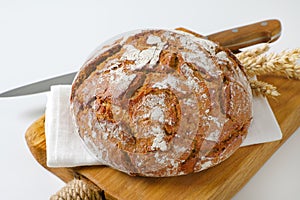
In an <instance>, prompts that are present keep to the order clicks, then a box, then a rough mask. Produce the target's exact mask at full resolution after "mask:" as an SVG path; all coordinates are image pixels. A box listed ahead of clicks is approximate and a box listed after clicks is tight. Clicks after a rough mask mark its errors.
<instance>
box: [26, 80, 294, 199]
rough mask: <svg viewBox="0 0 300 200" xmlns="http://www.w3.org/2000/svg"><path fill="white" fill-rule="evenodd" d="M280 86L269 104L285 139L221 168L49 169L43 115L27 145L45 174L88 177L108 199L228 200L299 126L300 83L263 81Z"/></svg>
mask: <svg viewBox="0 0 300 200" xmlns="http://www.w3.org/2000/svg"><path fill="white" fill-rule="evenodd" d="M260 79H261V80H264V81H267V82H269V83H272V84H274V85H276V86H278V90H279V92H280V93H281V96H279V97H277V98H270V99H268V100H269V103H270V105H271V108H272V110H273V112H274V114H275V116H276V118H277V121H278V123H279V125H280V128H281V130H282V133H283V139H282V140H281V141H276V142H271V143H265V144H259V145H252V146H247V147H242V148H240V149H239V150H237V151H236V152H235V153H234V154H233V155H232V156H231V157H230V158H228V159H227V160H226V161H224V162H222V163H221V164H219V165H217V166H215V167H213V168H210V169H208V170H205V171H202V172H200V173H196V174H191V175H187V176H181V177H172V178H144V177H131V176H128V175H126V174H123V173H121V172H118V171H116V170H113V169H110V168H109V167H103V166H93V167H76V168H49V167H47V166H46V143H45V133H44V116H43V117H41V118H40V119H38V120H37V121H36V122H34V123H33V124H32V125H31V126H30V127H29V128H28V130H27V132H26V141H27V144H28V147H29V148H30V150H31V152H32V154H33V156H34V157H35V159H36V160H37V161H38V162H39V163H40V164H41V165H42V166H43V167H45V168H46V169H47V170H49V171H51V172H52V173H53V174H55V175H56V176H58V177H59V178H61V179H62V180H63V181H65V182H68V181H71V180H72V179H73V178H74V176H81V177H85V178H86V179H88V180H90V181H92V182H93V183H95V184H96V185H97V186H98V187H99V188H101V189H103V190H104V194H105V196H106V198H107V199H124V200H128V199H130V200H135V199H230V198H231V197H232V196H233V195H234V194H236V193H237V192H238V191H239V190H240V189H241V188H242V187H243V186H244V185H245V184H246V183H247V182H248V180H249V179H250V178H251V177H252V176H253V175H254V174H255V173H256V172H257V171H258V170H259V169H260V167H261V166H262V165H263V164H264V163H265V162H266V161H267V160H268V159H269V158H270V157H271V156H272V154H273V153H274V152H275V151H276V150H277V149H278V148H279V147H280V146H281V145H282V144H283V143H284V142H285V141H286V140H287V139H288V138H289V137H290V136H291V135H292V133H293V132H294V131H295V130H296V129H297V128H298V127H299V125H300V81H297V80H288V79H284V78H279V77H260Z"/></svg>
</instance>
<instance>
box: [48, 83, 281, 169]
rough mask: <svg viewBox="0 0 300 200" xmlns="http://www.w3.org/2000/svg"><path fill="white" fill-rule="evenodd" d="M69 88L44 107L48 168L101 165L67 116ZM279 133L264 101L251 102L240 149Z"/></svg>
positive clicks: (55, 92) (58, 89)
mask: <svg viewBox="0 0 300 200" xmlns="http://www.w3.org/2000/svg"><path fill="white" fill-rule="evenodd" d="M70 92H71V86H70V85H55V86H52V87H51V91H50V92H49V93H48V101H47V106H46V121H45V133H46V145H47V165H48V167H75V166H83V165H99V164H101V163H100V162H99V161H98V160H97V159H96V158H95V157H94V156H93V154H92V153H90V152H89V151H88V149H87V148H86V147H85V145H84V144H83V142H82V141H81V138H80V137H79V135H78V134H77V133H76V130H75V128H74V125H73V123H72V117H71V114H70V103H69V99H70ZM281 138H282V133H281V130H280V128H279V125H278V123H277V121H276V119H275V116H274V114H273V112H272V110H271V108H270V106H269V104H268V102H267V100H266V99H265V98H263V97H254V99H253V122H252V123H251V126H250V128H249V133H248V136H247V138H246V139H245V141H244V142H243V144H242V146H247V145H252V144H259V143H265V142H271V141H276V140H280V139H281Z"/></svg>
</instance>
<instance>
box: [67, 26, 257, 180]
mask: <svg viewBox="0 0 300 200" xmlns="http://www.w3.org/2000/svg"><path fill="white" fill-rule="evenodd" d="M71 110H72V114H73V117H74V123H75V125H76V127H77V129H78V133H79V135H80V137H81V138H82V140H83V142H84V144H85V145H86V147H87V148H88V150H89V151H90V152H91V153H92V154H94V155H95V156H96V157H97V159H98V160H99V161H100V162H101V163H103V165H108V166H110V167H112V168H115V169H117V170H120V171H122V172H125V173H128V174H130V175H140V176H153V177H164V176H178V175H185V174H189V173H194V172H199V171H201V170H204V169H207V168H209V167H212V166H214V165H216V164H218V163H220V162H221V161H223V160H225V159H226V158H228V157H229V156H230V155H231V154H232V153H233V152H234V151H235V150H237V149H238V148H239V146H240V144H241V143H242V141H243V139H244V138H245V137H246V134H247V130H248V127H249V125H250V122H251V119H252V94H251V89H250V85H249V82H248V80H247V77H246V75H245V73H244V71H243V67H242V66H241V64H240V63H239V61H238V60H237V59H236V58H235V56H234V55H233V54H232V53H231V52H230V51H229V50H227V49H224V48H222V47H220V46H219V45H217V44H216V43H214V42H212V41H209V40H206V39H204V38H199V37H195V36H193V35H191V34H187V33H184V32H179V31H169V30H142V31H135V32H131V33H128V34H125V35H123V36H119V37H117V38H115V39H114V40H113V41H112V42H110V43H109V44H106V45H104V46H102V47H101V48H100V49H98V50H97V51H96V52H95V53H94V54H93V55H92V57H91V58H90V59H89V60H88V61H87V62H86V63H85V64H84V66H83V67H82V68H81V70H80V71H79V72H78V74H77V76H76V78H75V80H74V82H73V85H72V94H71Z"/></svg>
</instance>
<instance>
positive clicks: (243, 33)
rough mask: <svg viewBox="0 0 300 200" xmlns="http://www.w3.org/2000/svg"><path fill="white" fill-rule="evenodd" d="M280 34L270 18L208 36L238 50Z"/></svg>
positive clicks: (15, 92) (37, 88)
mask: <svg viewBox="0 0 300 200" xmlns="http://www.w3.org/2000/svg"><path fill="white" fill-rule="evenodd" d="M176 30H182V31H185V32H189V33H191V34H193V35H196V36H201V35H200V34H198V33H195V32H193V31H190V30H187V29H185V28H177V29H176ZM280 35H281V23H280V21H278V20H276V19H270V20H265V21H261V22H256V23H253V24H249V25H246V26H240V27H237V28H231V29H229V30H225V31H221V32H217V33H214V34H210V35H208V36H206V38H207V39H209V40H212V41H214V42H217V43H219V44H220V45H221V46H223V47H226V48H229V49H230V50H232V51H233V52H237V51H238V50H239V49H241V48H244V47H248V46H251V45H255V44H259V43H266V42H274V41H276V40H277V39H278V38H279V37H280ZM76 73H77V72H72V73H68V74H65V75H61V76H57V77H53V78H49V79H46V80H42V81H38V82H35V83H31V84H28V85H25V86H21V87H18V88H15V89H12V90H8V91H6V92H3V93H1V94H0V97H14V96H22V95H29V94H35V93H40V92H45V91H49V90H50V87H51V85H57V84H71V83H72V82H73V79H74V77H75V75H76Z"/></svg>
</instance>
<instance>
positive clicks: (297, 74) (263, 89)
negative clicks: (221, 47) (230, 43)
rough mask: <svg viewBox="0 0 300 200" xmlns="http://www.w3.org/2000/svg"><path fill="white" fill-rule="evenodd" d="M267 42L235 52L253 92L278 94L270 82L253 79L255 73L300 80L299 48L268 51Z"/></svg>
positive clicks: (267, 94) (270, 94)
mask: <svg viewBox="0 0 300 200" xmlns="http://www.w3.org/2000/svg"><path fill="white" fill-rule="evenodd" d="M269 49H270V46H269V44H264V45H262V46H260V47H258V48H255V49H250V50H247V51H243V52H241V53H238V54H236V57H237V58H238V59H239V60H240V62H241V63H242V65H243V66H244V67H245V70H246V73H247V75H248V77H249V79H250V86H251V88H252V90H253V93H254V94H262V95H264V96H279V95H280V93H279V92H278V91H277V89H276V87H275V86H273V85H272V84H269V83H266V82H263V81H258V80H254V79H253V77H254V76H255V75H276V76H284V77H287V78H289V79H298V80H300V48H296V49H292V50H289V51H282V52H280V53H269V54H267V51H268V50H269Z"/></svg>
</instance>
